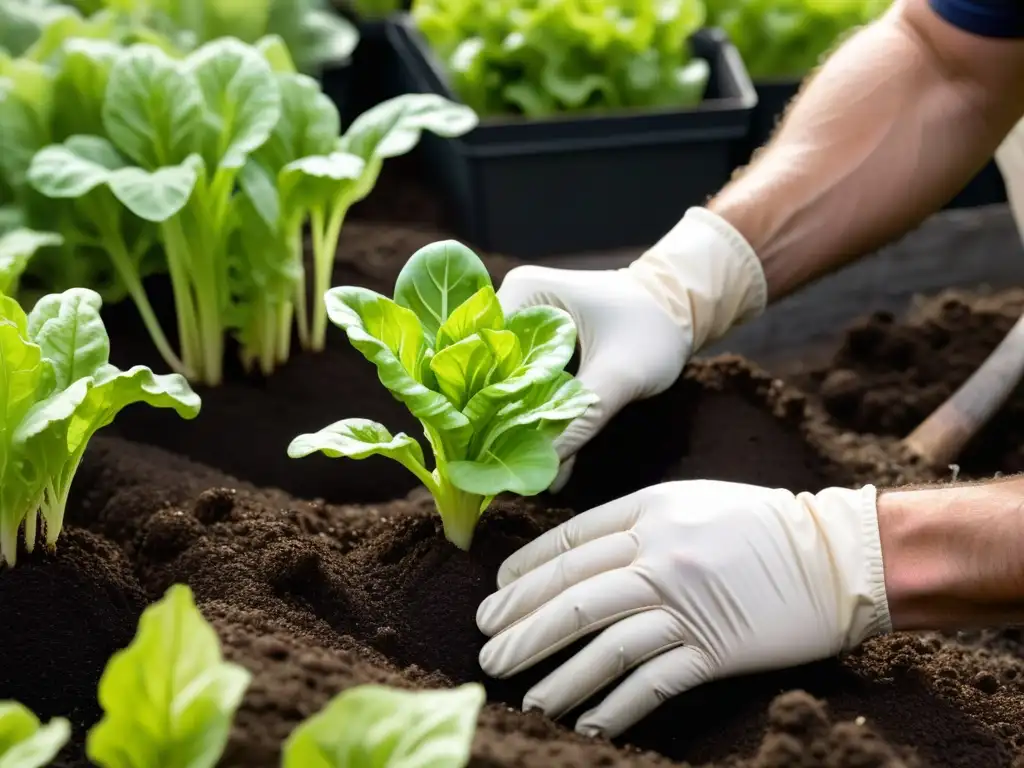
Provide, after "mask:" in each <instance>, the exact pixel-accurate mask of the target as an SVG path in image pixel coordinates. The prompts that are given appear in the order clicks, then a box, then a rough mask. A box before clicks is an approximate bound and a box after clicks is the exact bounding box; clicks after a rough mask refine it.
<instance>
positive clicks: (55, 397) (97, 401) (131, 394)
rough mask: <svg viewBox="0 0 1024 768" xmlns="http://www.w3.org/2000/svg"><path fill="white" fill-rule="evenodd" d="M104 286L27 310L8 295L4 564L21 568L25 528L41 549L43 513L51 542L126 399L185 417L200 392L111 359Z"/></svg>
mask: <svg viewBox="0 0 1024 768" xmlns="http://www.w3.org/2000/svg"><path fill="white" fill-rule="evenodd" d="M101 304H102V300H101V299H100V296H99V294H97V293H96V292H95V291H91V290H88V289H84V288H73V289H71V290H68V291H65V292H64V293H61V294H51V295H48V296H44V297H43V298H42V299H40V301H39V302H38V303H37V304H36V305H35V307H34V308H33V309H32V312H31V313H30V314H28V315H27V316H26V314H25V312H24V310H22V308H21V306H20V305H19V304H18V303H17V302H16V301H15V300H14V299H12V298H10V297H9V296H6V295H0V401H2V402H3V405H4V408H3V414H2V416H0V441H2V452H0V456H2V457H3V458H2V462H0V564H2V563H3V562H6V563H7V564H8V565H10V566H12V567H13V566H14V565H15V563H16V561H17V554H18V531H19V529H20V528H22V527H24V537H25V549H26V551H28V552H32V551H33V549H34V547H35V541H36V533H37V528H38V524H39V518H40V517H41V518H42V528H43V531H44V535H45V542H46V544H47V546H48V547H50V548H52V547H53V546H54V545H55V544H56V541H57V538H58V537H59V536H60V532H61V529H62V527H63V525H64V511H65V508H66V506H67V500H68V493H69V491H70V489H71V484H72V482H73V480H74V477H75V473H76V471H77V470H78V466H79V463H80V462H81V460H82V456H83V455H84V453H85V450H86V448H87V447H88V444H89V440H90V438H91V437H92V436H93V435H94V434H95V433H96V432H97V431H98V430H99V429H102V428H103V427H105V426H107V425H108V424H110V423H111V422H112V421H113V420H114V418H115V417H116V416H117V414H118V412H120V411H121V410H122V409H123V408H125V407H126V406H128V405H130V404H132V403H137V402H142V403H147V404H149V405H151V406H154V407H157V408H173V409H174V410H175V411H177V413H178V414H179V415H180V416H182V417H183V418H186V419H191V418H194V417H195V416H196V415H197V414H198V413H199V408H200V401H199V397H198V396H197V395H196V394H195V393H194V392H193V391H192V390H191V389H190V388H189V386H188V383H187V382H186V381H185V379H183V378H182V377H181V376H178V375H176V374H169V375H165V376H157V375H154V374H153V372H152V371H150V370H149V369H148V368H146V367H145V366H141V365H140V366H135V367H133V368H130V369H128V370H127V371H122V370H120V369H119V368H117V367H116V366H114V365H112V364H111V363H110V362H109V356H110V340H109V338H108V336H107V331H106V328H105V327H104V325H103V320H102V319H101V318H100V306H101Z"/></svg>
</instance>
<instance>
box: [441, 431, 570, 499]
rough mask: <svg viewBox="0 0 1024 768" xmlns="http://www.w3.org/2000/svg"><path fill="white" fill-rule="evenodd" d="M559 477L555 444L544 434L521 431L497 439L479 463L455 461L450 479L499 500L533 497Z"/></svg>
mask: <svg viewBox="0 0 1024 768" xmlns="http://www.w3.org/2000/svg"><path fill="white" fill-rule="evenodd" d="M557 474H558V453H557V452H556V451H555V447H554V441H553V440H552V439H551V437H550V436H549V435H547V434H545V433H544V432H543V431H540V430H536V429H529V428H526V427H520V428H518V429H512V430H509V431H508V432H506V433H505V434H503V435H502V436H501V437H500V438H498V439H497V440H496V441H495V442H494V444H493V445H492V446H491V447H490V448H489V449H488V450H486V451H485V452H484V453H483V454H482V455H481V456H480V457H479V458H478V459H477V460H476V461H453V462H451V463H450V464H449V465H448V479H449V480H450V481H451V482H452V484H453V485H454V486H455V487H456V488H459V489H461V490H463V491H465V492H467V493H475V494H478V495H480V496H497V495H498V494H499V493H503V492H505V491H511V492H512V493H518V494H519V495H520V496H534V495H536V494H538V493H541V492H542V491H544V490H546V489H547V488H549V487H550V486H551V483H553V482H554V480H555V476H556V475H557Z"/></svg>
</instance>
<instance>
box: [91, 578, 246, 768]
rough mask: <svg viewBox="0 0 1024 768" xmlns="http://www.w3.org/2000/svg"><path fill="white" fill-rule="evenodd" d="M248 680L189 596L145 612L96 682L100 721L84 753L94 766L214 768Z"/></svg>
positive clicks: (181, 591)
mask: <svg viewBox="0 0 1024 768" xmlns="http://www.w3.org/2000/svg"><path fill="white" fill-rule="evenodd" d="M251 679H252V675H251V674H250V673H249V672H248V671H247V670H246V669H245V668H244V667H241V666H239V665H238V664H232V663H230V662H227V661H224V659H223V657H222V655H221V649H220V642H219V640H218V638H217V633H216V632H215V631H214V630H213V627H211V626H210V625H209V623H207V621H206V619H204V618H203V615H202V613H200V612H199V609H198V608H197V607H196V604H195V601H194V599H193V597H192V590H190V589H189V588H188V587H186V586H185V585H183V584H175V585H173V586H172V587H171V588H170V589H168V590H167V593H166V594H165V595H164V597H163V599H161V600H160V601H158V602H156V603H154V604H153V605H151V606H149V607H148V608H146V610H145V611H143V613H142V617H141V618H140V619H139V628H138V631H137V632H136V634H135V639H134V640H132V642H131V644H130V645H129V646H128V647H127V648H125V649H123V650H121V651H118V652H117V653H115V654H114V655H113V656H112V657H111V659H110V661H109V662H108V663H107V667H106V669H104V671H103V676H102V677H101V678H100V687H99V701H100V706H101V707H103V719H102V720H100V721H99V722H98V723H97V724H96V725H95V726H93V728H92V730H90V731H89V734H88V737H87V739H86V755H87V756H88V758H89V759H90V760H91V761H92V762H93V763H95V764H96V765H98V766H100V768H170V767H171V766H174V767H175V768H213V766H215V765H216V764H217V761H218V759H219V758H220V755H221V753H222V752H223V751H224V745H225V744H226V743H227V739H228V733H229V732H230V730H231V721H232V719H233V718H234V715H235V711H236V710H237V709H238V705H239V704H240V703H241V701H242V696H243V695H244V694H245V691H246V689H247V688H248V687H249V682H250V680H251Z"/></svg>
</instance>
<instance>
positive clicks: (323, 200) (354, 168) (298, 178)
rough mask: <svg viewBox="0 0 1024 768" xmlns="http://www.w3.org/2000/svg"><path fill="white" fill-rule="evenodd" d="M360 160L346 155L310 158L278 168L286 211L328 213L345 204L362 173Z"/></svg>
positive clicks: (334, 154) (339, 153) (279, 185)
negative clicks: (331, 209) (317, 210)
mask: <svg viewBox="0 0 1024 768" xmlns="http://www.w3.org/2000/svg"><path fill="white" fill-rule="evenodd" d="M364 165H365V164H364V163H363V161H362V159H360V158H359V157H356V156H355V155H351V154H348V153H346V152H332V153H331V154H329V155H313V156H311V157H303V158H300V159H299V160H295V161H294V162H291V163H288V165H286V166H285V167H284V168H282V169H281V174H280V177H279V181H278V188H279V189H280V191H281V204H282V207H283V208H284V210H286V211H298V210H305V209H310V210H313V209H320V210H324V211H326V210H328V209H329V208H330V207H331V206H332V205H341V204H344V200H345V197H346V195H347V194H349V193H351V192H352V191H354V190H355V188H356V183H357V182H358V181H359V178H360V176H361V175H362V173H363V168H364Z"/></svg>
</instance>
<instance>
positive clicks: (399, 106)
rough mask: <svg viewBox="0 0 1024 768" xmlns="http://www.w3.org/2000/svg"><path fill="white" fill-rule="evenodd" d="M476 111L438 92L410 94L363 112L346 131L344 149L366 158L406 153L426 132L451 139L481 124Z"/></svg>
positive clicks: (341, 144)
mask: <svg viewBox="0 0 1024 768" xmlns="http://www.w3.org/2000/svg"><path fill="white" fill-rule="evenodd" d="M478 122H479V121H478V119H477V116H476V113H475V112H474V111H473V110H472V109H470V108H469V107H467V106H465V105H464V104H456V103H455V102H453V101H449V100H448V99H446V98H444V97H443V96H439V95H437V94H434V93H407V94H403V95H401V96H396V97H394V98H392V99H388V100H387V101H385V102H382V103H381V104H378V105H377V106H375V107H373V108H372V109H368V110H367V111H366V112H364V113H363V114H361V115H360V116H359V117H357V118H356V119H355V120H353V121H352V124H351V125H350V126H349V127H348V130H347V131H345V135H344V136H343V137H342V139H341V143H340V148H341V149H343V150H344V151H346V152H353V153H355V154H357V155H359V156H360V157H361V158H363V159H364V160H366V161H369V160H370V158H373V157H379V158H389V157H397V156H398V155H404V154H405V153H407V152H408V151H410V150H411V149H412V148H413V147H415V146H416V143H417V142H418V141H419V140H420V134H422V133H423V131H430V132H431V133H434V134H436V135H438V136H443V137H446V138H451V137H454V136H461V135H462V134H464V133H468V132H469V131H471V130H472V129H473V128H475V127H476V126H477V123H478Z"/></svg>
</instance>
